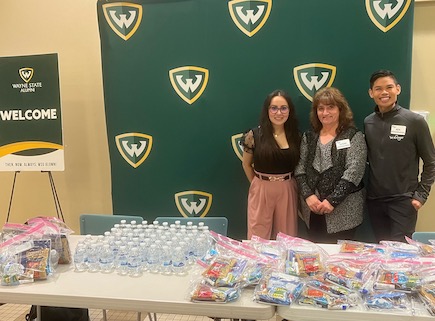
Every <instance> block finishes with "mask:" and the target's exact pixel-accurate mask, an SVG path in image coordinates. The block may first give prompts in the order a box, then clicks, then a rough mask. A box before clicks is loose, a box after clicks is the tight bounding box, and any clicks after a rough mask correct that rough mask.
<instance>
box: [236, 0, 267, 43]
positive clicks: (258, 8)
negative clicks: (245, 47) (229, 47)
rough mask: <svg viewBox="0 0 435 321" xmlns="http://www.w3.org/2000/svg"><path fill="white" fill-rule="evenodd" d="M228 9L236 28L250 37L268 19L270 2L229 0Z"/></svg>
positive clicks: (264, 0)
mask: <svg viewBox="0 0 435 321" xmlns="http://www.w3.org/2000/svg"><path fill="white" fill-rule="evenodd" d="M228 9H229V11H230V15H231V19H233V22H234V23H235V25H236V26H237V28H239V29H240V31H242V32H243V33H244V34H245V35H247V36H248V37H252V36H253V35H255V34H256V33H257V32H258V31H259V30H260V29H261V28H263V26H264V24H265V23H266V21H267V19H268V18H269V15H270V11H271V10H272V0H231V1H229V2H228Z"/></svg>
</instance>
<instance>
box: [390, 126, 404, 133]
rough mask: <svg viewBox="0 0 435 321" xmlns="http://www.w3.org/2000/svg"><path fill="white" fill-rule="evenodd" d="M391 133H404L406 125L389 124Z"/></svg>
mask: <svg viewBox="0 0 435 321" xmlns="http://www.w3.org/2000/svg"><path fill="white" fill-rule="evenodd" d="M391 134H393V135H405V134H406V126H403V125H391Z"/></svg>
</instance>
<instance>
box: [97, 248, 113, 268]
mask: <svg viewBox="0 0 435 321" xmlns="http://www.w3.org/2000/svg"><path fill="white" fill-rule="evenodd" d="M113 261H114V257H113V251H112V249H111V248H110V245H109V244H104V245H103V248H102V250H101V253H100V271H101V272H103V273H111V272H112V271H113Z"/></svg>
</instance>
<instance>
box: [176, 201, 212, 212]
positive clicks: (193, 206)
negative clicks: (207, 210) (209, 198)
mask: <svg viewBox="0 0 435 321" xmlns="http://www.w3.org/2000/svg"><path fill="white" fill-rule="evenodd" d="M181 204H183V206H184V208H185V209H186V210H187V211H188V212H189V213H190V215H195V214H198V213H200V212H201V211H202V210H203V209H204V206H205V204H206V200H205V199H204V198H200V199H199V205H198V202H190V205H189V204H188V203H187V198H182V199H181Z"/></svg>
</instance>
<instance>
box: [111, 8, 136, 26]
mask: <svg viewBox="0 0 435 321" xmlns="http://www.w3.org/2000/svg"><path fill="white" fill-rule="evenodd" d="M109 13H110V17H111V18H112V20H113V21H114V22H115V23H116V24H117V25H118V27H119V28H123V27H124V26H125V27H126V28H130V26H131V25H132V23H133V22H134V20H135V19H136V11H133V10H131V11H129V13H130V18H128V19H127V15H126V14H120V15H119V18H118V17H117V16H116V11H115V10H110V11H109Z"/></svg>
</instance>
